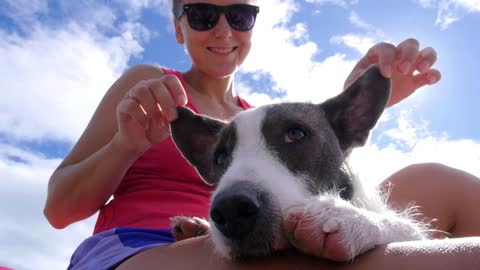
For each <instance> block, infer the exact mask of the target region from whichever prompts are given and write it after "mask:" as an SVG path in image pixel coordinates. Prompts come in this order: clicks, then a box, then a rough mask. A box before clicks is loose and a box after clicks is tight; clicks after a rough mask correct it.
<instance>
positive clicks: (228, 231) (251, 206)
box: [210, 181, 281, 258]
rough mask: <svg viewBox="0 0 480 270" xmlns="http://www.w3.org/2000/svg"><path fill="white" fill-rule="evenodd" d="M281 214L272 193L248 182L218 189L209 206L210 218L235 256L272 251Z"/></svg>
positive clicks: (256, 254) (248, 255) (255, 254)
mask: <svg viewBox="0 0 480 270" xmlns="http://www.w3.org/2000/svg"><path fill="white" fill-rule="evenodd" d="M280 215H281V214H280V210H279V207H277V206H276V204H275V203H274V202H273V201H272V199H271V198H270V196H269V194H268V193H267V192H266V191H264V190H263V189H261V188H259V187H257V186H255V185H254V184H252V183H250V182H247V181H243V182H237V183H235V184H233V185H232V186H230V187H227V188H225V189H223V190H221V191H219V192H218V193H217V194H216V195H215V197H214V198H213V201H212V203H211V207H210V219H211V221H212V222H213V223H214V224H213V225H214V226H215V228H216V229H217V230H218V231H219V232H220V233H221V234H222V236H223V237H222V239H223V241H224V242H225V244H226V245H228V246H229V247H230V248H231V252H232V254H231V256H232V257H234V258H243V257H251V256H258V255H265V254H269V253H271V252H272V251H273V246H274V240H275V235H277V234H278V232H279V231H280V222H281V219H280Z"/></svg>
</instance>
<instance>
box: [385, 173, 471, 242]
mask: <svg viewBox="0 0 480 270" xmlns="http://www.w3.org/2000/svg"><path fill="white" fill-rule="evenodd" d="M389 184H391V188H392V190H391V194H390V197H389V203H390V204H391V205H392V206H394V207H395V208H398V209H404V208H406V207H408V206H409V205H411V204H412V203H414V204H415V205H417V206H418V207H419V210H420V212H421V213H422V214H423V217H419V218H420V219H425V218H426V219H427V220H433V222H432V228H435V229H438V230H442V231H446V232H449V233H450V235H449V237H464V236H478V235H480V213H479V212H478V206H479V205H480V179H479V178H477V177H475V176H473V175H471V174H469V173H466V172H464V171H461V170H457V169H454V168H451V167H448V166H445V165H441V164H437V163H422V164H415V165H411V166H408V167H406V168H404V169H402V170H400V171H398V172H396V173H395V174H393V175H392V176H390V177H389V178H388V179H387V180H386V181H385V182H384V183H383V186H384V187H387V186H388V185H389ZM436 236H437V237H440V238H441V237H445V234H437V235H436Z"/></svg>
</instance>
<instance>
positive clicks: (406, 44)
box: [397, 38, 420, 75]
mask: <svg viewBox="0 0 480 270" xmlns="http://www.w3.org/2000/svg"><path fill="white" fill-rule="evenodd" d="M419 47H420V44H419V43H418V41H417V40H416V39H413V38H410V39H407V40H404V41H402V42H401V43H400V44H398V46H397V62H398V65H397V69H398V71H400V72H401V73H403V74H405V75H407V74H410V73H412V72H413V70H412V67H413V66H414V65H415V61H416V59H417V55H418V49H419Z"/></svg>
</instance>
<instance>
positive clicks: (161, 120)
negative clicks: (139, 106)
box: [154, 117, 165, 128]
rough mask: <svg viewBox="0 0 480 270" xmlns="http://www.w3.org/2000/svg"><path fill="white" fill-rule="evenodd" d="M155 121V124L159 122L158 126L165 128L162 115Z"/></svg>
mask: <svg viewBox="0 0 480 270" xmlns="http://www.w3.org/2000/svg"><path fill="white" fill-rule="evenodd" d="M154 121H155V124H157V128H163V127H164V126H165V122H164V121H163V119H162V118H160V117H157V118H155V120H154Z"/></svg>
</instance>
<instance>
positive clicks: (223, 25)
mask: <svg viewBox="0 0 480 270" xmlns="http://www.w3.org/2000/svg"><path fill="white" fill-rule="evenodd" d="M199 2H201V3H210V4H215V5H220V6H226V5H231V4H239V3H241V4H251V5H255V4H256V1H255V0H223V1H222V0H202V1H199V0H197V1H195V0H184V1H182V5H183V4H189V3H199ZM252 30H253V29H252ZM252 30H250V31H247V32H240V31H237V30H234V29H233V28H231V27H230V25H229V24H228V22H227V20H226V18H225V15H224V14H221V16H220V19H219V21H218V23H217V24H216V25H215V26H214V27H213V28H212V29H210V30H207V31H196V30H194V29H192V28H190V26H189V24H188V20H187V16H186V14H184V15H183V16H182V17H181V18H180V20H176V19H175V33H176V38H177V41H178V42H179V43H180V44H185V46H186V48H187V51H188V53H189V55H190V58H191V59H192V68H194V69H198V70H200V71H201V72H203V73H206V74H208V75H209V76H212V77H216V78H219V77H225V76H229V75H232V74H233V73H234V72H235V71H236V70H237V69H238V67H239V66H240V65H241V64H242V63H243V61H244V60H245V58H246V57H247V55H248V53H249V51H250V48H251V37H252Z"/></svg>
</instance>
